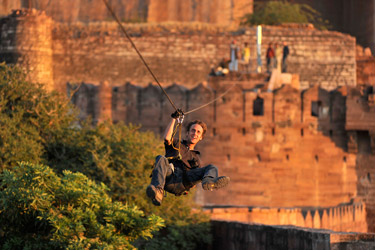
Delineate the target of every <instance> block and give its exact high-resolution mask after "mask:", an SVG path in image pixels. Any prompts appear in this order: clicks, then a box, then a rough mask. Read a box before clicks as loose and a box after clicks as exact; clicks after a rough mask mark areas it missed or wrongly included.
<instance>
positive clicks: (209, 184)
mask: <svg viewBox="0 0 375 250" xmlns="http://www.w3.org/2000/svg"><path fill="white" fill-rule="evenodd" d="M229 181H230V178H229V177H228V176H220V177H218V178H216V179H214V180H208V181H206V182H202V187H203V189H204V190H210V191H212V190H214V189H219V188H223V187H225V186H226V185H228V183H229Z"/></svg>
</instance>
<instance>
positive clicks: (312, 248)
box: [212, 221, 375, 250]
mask: <svg viewBox="0 0 375 250" xmlns="http://www.w3.org/2000/svg"><path fill="white" fill-rule="evenodd" d="M212 227H213V235H214V240H213V246H212V247H213V249H215V250H216V249H217V250H235V249H264V250H273V249H288V250H300V249H304V250H362V249H373V248H374V247H375V243H374V242H375V236H374V234H363V233H337V232H332V231H329V230H316V229H315V230H314V229H307V228H299V227H293V226H266V225H259V224H244V223H238V222H225V221H213V222H212Z"/></svg>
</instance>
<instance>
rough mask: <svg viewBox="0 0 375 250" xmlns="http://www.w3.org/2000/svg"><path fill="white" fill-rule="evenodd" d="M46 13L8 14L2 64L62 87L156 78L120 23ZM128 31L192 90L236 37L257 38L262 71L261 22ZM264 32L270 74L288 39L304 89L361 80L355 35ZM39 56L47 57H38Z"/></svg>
mask: <svg viewBox="0 0 375 250" xmlns="http://www.w3.org/2000/svg"><path fill="white" fill-rule="evenodd" d="M43 15H44V14H43V13H41V12H37V11H33V10H23V11H15V12H14V13H13V14H12V15H10V16H8V17H6V18H3V19H1V21H0V29H1V47H0V59H1V60H2V61H4V60H5V61H6V62H9V63H18V64H20V65H23V66H24V67H25V68H26V69H27V70H30V71H31V73H34V74H35V75H37V76H38V75H40V74H42V72H43V74H48V75H49V76H48V77H46V79H48V78H51V77H52V82H51V81H50V80H49V79H48V81H47V80H45V81H43V79H42V80H40V78H36V80H40V81H43V82H46V84H48V85H49V87H50V88H54V89H58V90H61V91H63V90H65V84H66V83H67V82H92V83H97V84H98V83H99V82H102V81H108V82H109V83H110V84H112V85H122V84H124V83H126V82H128V81H131V82H135V83H137V85H141V86H145V85H147V84H148V83H150V82H153V81H154V80H153V78H152V77H151V76H150V74H149V73H148V72H147V71H146V68H145V67H144V65H143V64H142V62H141V61H140V60H139V58H138V55H137V54H136V52H135V51H134V50H133V48H132V47H131V45H130V43H129V41H128V40H127V39H126V37H125V36H124V35H123V34H122V33H121V32H120V30H119V28H118V26H117V24H116V23H115V22H91V23H70V24H62V23H56V22H53V21H51V20H50V19H48V21H45V19H46V18H44V17H43V18H42V16H43ZM28 20H31V21H30V22H29V21H28ZM125 28H126V29H127V30H128V33H129V34H130V35H131V37H132V39H133V41H134V43H135V44H136V46H137V47H138V49H139V50H140V52H141V53H142V55H143V56H144V58H145V60H146V61H147V62H148V63H149V66H150V68H151V69H152V70H153V71H154V73H155V75H156V76H157V77H158V79H159V80H160V82H162V83H163V84H165V85H168V84H171V83H174V82H176V83H178V84H181V85H184V86H188V87H191V86H194V85H196V84H197V83H200V82H203V81H206V80H207V75H208V73H209V71H210V68H211V66H212V65H217V64H218V62H219V61H220V60H221V59H222V58H228V57H229V44H230V42H231V41H232V40H233V39H235V40H237V42H238V44H239V45H242V44H243V43H244V42H249V44H250V45H251V50H252V60H251V61H252V69H253V70H255V61H256V53H255V51H256V47H255V43H256V27H249V28H239V29H235V30H233V29H232V30H231V29H228V28H225V27H224V26H217V25H214V26H213V25H207V24H199V23H190V24H184V23H173V24H168V23H167V24H133V25H130V24H128V25H125ZM262 37H263V46H262V61H263V71H264V70H265V51H266V48H267V44H268V43H269V42H280V43H281V42H283V41H287V42H288V43H289V46H290V51H291V54H290V57H289V72H291V73H296V74H299V75H300V76H301V77H300V81H301V86H302V88H308V87H310V86H314V85H320V86H321V87H323V88H326V89H334V88H336V87H338V86H346V85H347V86H355V85H356V70H355V67H356V60H355V39H354V38H353V37H351V36H349V35H344V34H341V33H338V32H331V31H319V30H316V29H313V28H312V27H311V26H309V25H306V26H303V25H298V26H294V27H293V26H288V27H272V26H264V27H263V36H262ZM20 38H22V39H20ZM33 41H35V42H33ZM35 54H38V55H40V56H38V57H35ZM41 55H43V57H41ZM34 58H40V59H38V60H39V61H38V62H34Z"/></svg>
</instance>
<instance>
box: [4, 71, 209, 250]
mask: <svg viewBox="0 0 375 250" xmlns="http://www.w3.org/2000/svg"><path fill="white" fill-rule="evenodd" d="M75 114H76V112H75V110H74V107H72V106H71V105H70V104H69V100H67V98H66V97H64V96H62V95H59V94H58V93H54V92H52V93H49V92H46V91H45V90H43V88H42V87H41V86H40V85H38V84H33V83H30V82H27V81H26V80H25V75H24V74H23V73H22V72H21V71H20V70H19V69H18V68H16V67H9V66H7V65H5V64H0V166H1V169H3V170H5V169H12V167H13V166H15V165H17V162H19V161H28V162H31V163H34V164H44V165H47V166H49V167H50V168H52V169H53V170H54V171H56V174H57V175H58V176H60V175H61V176H63V177H62V178H66V177H65V175H66V173H67V172H66V170H69V171H70V172H69V173H70V174H72V173H77V175H78V176H79V173H82V174H84V175H86V176H87V177H88V178H90V179H92V180H94V181H95V182H97V183H101V182H103V183H104V184H105V185H106V186H107V187H108V188H109V189H108V190H107V192H108V193H109V195H110V196H111V198H112V199H113V200H116V201H120V202H122V203H124V204H132V205H135V206H137V207H139V208H140V209H141V210H142V211H143V212H144V213H145V215H146V216H152V214H156V215H158V216H160V217H162V218H163V219H164V220H165V223H166V225H167V229H166V230H164V231H163V233H161V234H158V235H157V237H160V238H159V239H160V240H158V239H155V241H154V239H153V240H152V241H154V242H155V244H156V243H157V242H163V240H162V239H164V238H165V237H167V238H168V239H170V240H171V239H174V240H171V244H170V247H171V248H173V247H176V246H174V245H172V242H174V243H176V244H177V242H179V243H178V246H179V245H181V244H184V245H186V246H189V248H186V249H194V248H196V247H198V246H199V245H200V244H207V243H209V242H210V235H209V233H207V232H209V227H208V224H207V222H208V220H209V218H208V217H206V216H204V215H203V214H202V213H199V212H197V213H192V209H195V208H197V206H196V205H195V204H194V202H193V199H192V198H193V194H194V193H193V192H191V194H189V195H187V196H182V197H175V196H174V195H168V196H167V197H166V198H165V199H164V201H163V205H162V206H161V207H155V206H153V205H152V203H151V202H150V201H149V200H148V199H147V197H146V195H145V189H146V186H147V185H148V184H149V182H150V178H149V175H150V173H151V168H152V165H153V162H154V159H155V156H157V155H158V154H163V153H164V149H163V145H162V142H161V140H160V139H159V138H157V137H156V136H155V135H154V134H152V133H143V132H140V131H139V127H137V126H134V125H127V126H125V125H124V124H116V125H113V124H111V123H109V122H106V123H102V124H99V125H98V126H95V127H93V126H92V125H91V122H90V121H84V122H82V121H78V120H77V116H76V115H75ZM37 166H39V165H37ZM1 169H0V170H1ZM45 170H46V171H50V170H47V169H45ZM0 173H1V171H0ZM6 173H8V172H6ZM19 174H21V173H19ZM1 178H2V177H1ZM56 178H57V177H56ZM0 181H1V180H0ZM0 191H2V190H0ZM29 191H30V192H31V190H29ZM29 191H27V190H26V189H25V192H29ZM116 204H117V203H116ZM7 209H10V207H7ZM7 209H5V208H3V207H1V208H0V210H1V211H0V212H1V213H2V214H3V215H4V214H7V213H8V211H7ZM197 209H198V208H197ZM198 211H199V210H198ZM27 218H29V219H30V220H34V219H35V218H36V217H35V216H31V217H27ZM43 221H44V223H47V220H43ZM1 223H2V222H1V221H0V224H1ZM35 223H36V224H38V225H39V224H40V222H38V221H36V222H35ZM8 224H9V223H8ZM28 224H30V225H31V224H32V222H31V221H30V223H28ZM98 226H99V225H98ZM13 227H14V230H13V231H14V232H17V230H20V231H22V230H24V228H23V227H24V224H17V223H16V224H14V226H13ZM17 227H20V229H16V228H17ZM43 227H45V228H47V227H48V225H43ZM189 230H192V231H191V232H189V233H187V231H189ZM13 231H12V230H10V231H9V233H8V234H7V243H6V244H11V245H13V246H15V245H14V244H18V243H20V244H21V245H22V244H24V243H23V241H22V234H19V233H15V234H14V235H13V236H11V234H10V233H11V232H13ZM34 235H35V234H34ZM38 235H40V237H39V236H36V235H35V237H38V238H36V239H35V241H34V243H35V244H34V243H33V244H34V245H33V246H34V247H35V249H43V248H42V247H40V248H38V247H36V246H37V243H38V242H40V244H43V245H46V244H47V243H46V242H49V240H50V239H51V238H48V237H47V238H44V236H43V234H41V231H39V234H38ZM185 235H196V236H195V238H194V240H195V241H194V242H190V243H186V244H185V243H184V242H183V241H187V239H186V238H185ZM70 236H71V237H74V235H70ZM17 237H21V238H17ZM67 238H68V236H67ZM43 239H44V240H43ZM72 240H74V239H72ZM130 241H131V240H129V242H130ZM17 242H18V243H17ZM30 242H31V239H30ZM174 243H173V244H174ZM25 244H26V243H25ZM38 244H39V243H38ZM51 244H52V243H51ZM137 244H139V247H140V248H142V247H146V246H147V244H149V242H148V243H147V242H145V241H138V242H137ZM155 244H154V245H155ZM25 246H26V245H25ZM30 246H31V245H30ZM190 247H191V248H190ZM27 248H28V247H25V249H27ZM30 249H32V248H30Z"/></svg>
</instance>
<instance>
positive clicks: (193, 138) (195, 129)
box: [187, 124, 203, 145]
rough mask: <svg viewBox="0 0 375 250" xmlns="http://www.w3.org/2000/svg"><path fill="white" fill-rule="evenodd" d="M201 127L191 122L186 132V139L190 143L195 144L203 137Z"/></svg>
mask: <svg viewBox="0 0 375 250" xmlns="http://www.w3.org/2000/svg"><path fill="white" fill-rule="evenodd" d="M202 136H203V128H202V126H201V125H199V124H193V125H192V126H191V127H190V130H189V131H188V132H187V140H188V142H189V143H190V144H193V145H195V144H197V143H198V142H199V141H200V140H202V139H203V137H202Z"/></svg>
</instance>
